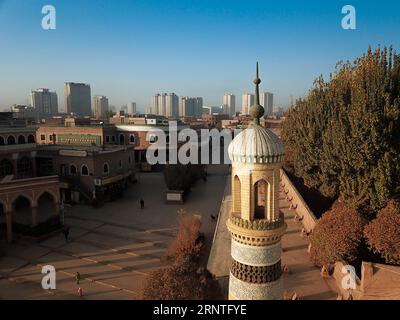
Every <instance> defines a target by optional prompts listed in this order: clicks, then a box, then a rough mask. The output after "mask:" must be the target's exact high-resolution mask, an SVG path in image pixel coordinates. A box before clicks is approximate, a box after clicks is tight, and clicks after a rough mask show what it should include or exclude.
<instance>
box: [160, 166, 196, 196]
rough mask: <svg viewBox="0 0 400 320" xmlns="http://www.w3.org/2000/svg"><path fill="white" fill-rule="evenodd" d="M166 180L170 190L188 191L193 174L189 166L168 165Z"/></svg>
mask: <svg viewBox="0 0 400 320" xmlns="http://www.w3.org/2000/svg"><path fill="white" fill-rule="evenodd" d="M164 179H165V182H166V184H167V187H168V189H169V190H183V191H186V190H188V189H189V188H190V186H191V184H192V174H191V171H190V166H189V165H182V164H167V165H166V166H165V170H164Z"/></svg>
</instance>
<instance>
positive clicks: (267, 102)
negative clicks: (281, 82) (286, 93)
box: [260, 92, 274, 117]
mask: <svg viewBox="0 0 400 320" xmlns="http://www.w3.org/2000/svg"><path fill="white" fill-rule="evenodd" d="M260 103H261V105H262V106H263V107H264V110H265V115H266V116H268V117H270V116H272V114H273V106H274V95H273V94H272V93H271V92H264V93H262V94H261V97H260Z"/></svg>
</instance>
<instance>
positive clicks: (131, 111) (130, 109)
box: [126, 102, 136, 115]
mask: <svg viewBox="0 0 400 320" xmlns="http://www.w3.org/2000/svg"><path fill="white" fill-rule="evenodd" d="M126 112H127V113H128V114H130V115H132V114H136V102H129V103H128V104H127V110H126Z"/></svg>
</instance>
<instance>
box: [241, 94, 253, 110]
mask: <svg viewBox="0 0 400 320" xmlns="http://www.w3.org/2000/svg"><path fill="white" fill-rule="evenodd" d="M253 104H254V94H251V93H245V94H244V95H243V96H242V114H243V115H248V114H249V112H250V108H251V106H252V105H253Z"/></svg>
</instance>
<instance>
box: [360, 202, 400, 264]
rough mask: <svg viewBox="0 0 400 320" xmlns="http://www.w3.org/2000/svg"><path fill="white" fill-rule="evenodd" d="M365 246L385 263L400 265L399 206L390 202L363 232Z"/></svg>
mask: <svg viewBox="0 0 400 320" xmlns="http://www.w3.org/2000/svg"><path fill="white" fill-rule="evenodd" d="M364 233H365V237H366V239H367V244H368V246H369V247H370V249H371V250H372V251H374V252H375V253H378V254H380V255H381V256H382V257H383V258H384V259H385V260H386V262H387V263H393V264H398V265H400V205H399V203H398V202H396V201H393V200H392V201H390V202H389V203H388V204H387V206H386V207H385V208H383V209H381V210H380V211H379V213H378V215H377V217H376V219H374V220H373V221H372V222H370V223H369V224H368V225H367V226H366V227H365V230H364Z"/></svg>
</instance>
